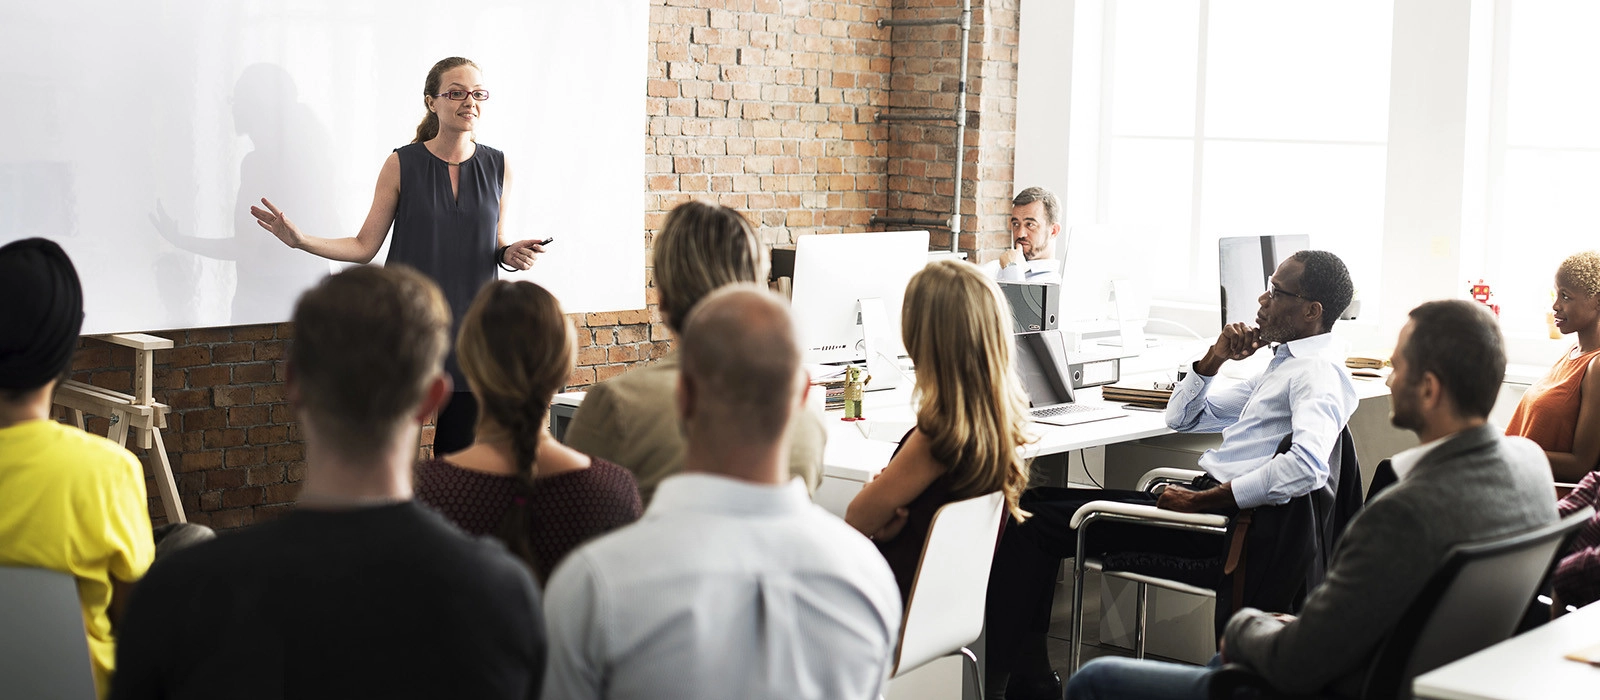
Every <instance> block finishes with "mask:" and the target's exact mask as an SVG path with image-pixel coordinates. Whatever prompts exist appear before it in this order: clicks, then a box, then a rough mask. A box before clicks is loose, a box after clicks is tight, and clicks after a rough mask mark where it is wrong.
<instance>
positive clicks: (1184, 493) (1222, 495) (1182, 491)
mask: <svg viewBox="0 0 1600 700" xmlns="http://www.w3.org/2000/svg"><path fill="white" fill-rule="evenodd" d="M1235 506H1236V504H1235V503H1234V502H1233V485H1232V484H1231V483H1227V484H1221V485H1218V486H1213V487H1211V488H1209V489H1206V490H1204V491H1191V490H1189V489H1186V488H1184V487H1182V486H1176V485H1174V486H1168V487H1167V488H1166V489H1164V490H1163V491H1162V492H1161V495H1160V496H1158V497H1156V507H1157V508H1163V509H1166V510H1172V511H1177V512H1179V513H1215V512H1218V511H1225V510H1229V509H1231V508H1234V507H1235Z"/></svg>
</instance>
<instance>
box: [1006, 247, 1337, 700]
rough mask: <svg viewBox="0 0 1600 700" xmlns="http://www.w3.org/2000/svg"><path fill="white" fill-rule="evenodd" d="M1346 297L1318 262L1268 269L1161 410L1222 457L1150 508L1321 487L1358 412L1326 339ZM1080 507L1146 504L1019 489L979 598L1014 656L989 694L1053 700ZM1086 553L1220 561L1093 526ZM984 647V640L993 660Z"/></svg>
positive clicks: (1163, 539)
mask: <svg viewBox="0 0 1600 700" xmlns="http://www.w3.org/2000/svg"><path fill="white" fill-rule="evenodd" d="M1353 294H1354V286H1353V284H1352V282H1351V280H1350V273H1349V270H1348V269H1347V268H1346V267H1345V265H1344V262H1343V261H1341V260H1340V259H1339V258H1338V256H1335V255H1334V254H1332V253H1329V252H1327V251H1316V250H1307V251H1300V252H1298V253H1295V254H1294V255H1293V256H1291V257H1290V258H1289V259H1288V260H1285V261H1284V262H1283V264H1282V265H1279V266H1278V269H1277V271H1276V272H1274V274H1273V275H1272V278H1271V279H1270V280H1269V289H1268V291H1267V292H1266V293H1263V294H1262V295H1261V298H1260V300H1259V303H1260V310H1259V311H1258V312H1257V314H1256V325H1254V326H1251V325H1248V324H1244V323H1234V324H1229V325H1228V327H1226V328H1224V329H1223V330H1222V334H1221V335H1220V336H1219V337H1218V338H1217V341H1216V343H1215V344H1214V345H1212V346H1211V348H1209V349H1208V350H1207V351H1206V354H1205V356H1204V357H1202V358H1201V359H1199V360H1197V361H1196V362H1195V363H1194V364H1193V366H1192V367H1191V368H1190V370H1191V371H1190V372H1189V373H1188V375H1187V376H1186V377H1185V378H1184V379H1183V380H1182V381H1180V382H1179V383H1178V386H1177V388H1176V389H1175V390H1174V391H1173V393H1172V398H1171V399H1170V400H1169V401H1168V403H1167V413H1166V418H1167V425H1168V427H1170V428H1172V429H1173V430H1177V431H1179V432H1221V433H1222V445H1221V446H1220V447H1218V448H1215V449H1211V450H1207V451H1206V453H1205V454H1203V455H1201V457H1200V460H1199V467H1200V468H1201V469H1202V470H1204V471H1205V472H1206V474H1207V475H1208V476H1209V477H1210V480H1209V481H1208V482H1207V483H1208V484H1209V485H1208V486H1207V487H1206V488H1196V489H1187V488H1183V487H1181V486H1172V487H1168V488H1167V489H1166V490H1165V491H1163V492H1162V494H1161V496H1160V498H1159V499H1158V500H1154V505H1157V506H1159V507H1161V508H1166V509H1169V510H1175V511H1180V512H1189V513H1192V512H1227V513H1231V512H1234V511H1237V510H1242V509H1247V508H1257V507H1260V506H1273V505H1281V504H1284V503H1288V502H1289V500H1290V499H1293V498H1296V497H1298V496H1303V495H1306V494H1309V493H1311V492H1313V491H1316V490H1317V489H1320V488H1322V487H1323V486H1324V485H1325V484H1327V482H1328V477H1329V471H1330V468H1329V457H1330V456H1331V455H1332V453H1333V449H1334V447H1335V446H1336V445H1338V440H1339V434H1340V432H1341V431H1342V430H1343V429H1344V426H1345V424H1346V423H1348V422H1349V420H1350V416H1351V415H1352V414H1354V413H1355V410H1356V404H1357V398H1356V393H1355V387H1354V385H1352V384H1351V381H1350V377H1349V374H1348V373H1347V372H1346V371H1345V370H1344V358H1345V351H1344V344H1343V342H1342V341H1340V340H1339V339H1338V338H1335V337H1334V336H1333V335H1332V333H1331V331H1332V330H1333V324H1334V322H1335V321H1337V320H1338V318H1339V315H1340V314H1341V313H1342V312H1343V311H1344V309H1345V307H1346V306H1348V305H1349V304H1350V299H1351V297H1352V296H1353ZM1268 344H1276V347H1275V348H1274V349H1273V358H1272V361H1271V363H1270V364H1268V365H1267V368H1266V370H1265V371H1263V372H1262V373H1261V374H1259V375H1257V376H1255V377H1253V378H1251V379H1249V380H1246V381H1243V382H1239V383H1236V384H1231V385H1228V386H1224V387H1219V388H1217V389H1216V390H1215V391H1213V390H1212V380H1213V379H1214V378H1215V376H1216V374H1217V372H1218V370H1220V369H1221V367H1222V365H1223V364H1224V363H1226V362H1228V361H1230V360H1235V361H1237V360H1243V359H1245V358H1248V357H1250V356H1251V355H1253V354H1255V353H1256V351H1258V350H1259V349H1261V348H1262V347H1263V346H1266V345H1268ZM1285 435H1292V436H1293V439H1292V445H1291V447H1290V449H1289V451H1288V452H1285V453H1283V454H1277V447H1278V444H1279V443H1280V442H1281V441H1282V440H1283V438H1284V436H1285ZM1091 500H1119V501H1126V502H1131V503H1146V504H1149V503H1152V499H1151V498H1150V496H1148V495H1147V494H1144V493H1140V492H1129V491H1112V490H1099V489H1058V488H1036V489H1031V490H1029V491H1028V492H1027V493H1025V494H1024V495H1023V498H1022V507H1023V509H1024V510H1027V511H1029V512H1031V513H1033V515H1034V517H1033V518H1031V519H1029V520H1028V521H1027V522H1026V523H1023V524H1021V525H1017V526H1014V527H1008V528H1006V532H1005V534H1004V536H1003V537H1002V543H1001V546H1000V550H999V552H998V554H997V556H996V559H995V572H996V573H995V575H994V577H993V579H992V582H991V584H990V587H989V590H990V611H989V624H990V626H989V629H990V630H991V631H994V630H997V629H998V630H999V634H994V635H992V636H991V637H990V639H991V640H995V639H996V638H1000V637H1006V636H1012V637H1014V638H1015V641H1013V642H1011V644H1014V645H1015V646H1016V650H1015V651H1014V652H1012V653H1010V654H1007V653H1006V652H1007V651H1008V650H1007V648H1006V646H1004V645H1005V644H1006V643H1005V642H1002V643H1001V645H1000V646H999V648H1000V650H1001V653H1002V654H1005V656H1002V657H1001V661H1000V663H995V662H994V661H991V663H990V669H992V671H991V674H990V681H989V682H990V685H991V687H993V686H996V685H1002V686H1003V685H1004V684H1005V683H1006V682H1007V681H1006V679H1005V678H1004V677H1003V676H1002V675H1001V674H1003V673H1004V672H1005V671H1006V670H1007V662H1008V661H1009V662H1010V670H1012V671H1013V672H1014V675H1015V676H1016V678H1015V679H1013V680H1012V681H1011V683H1012V685H1013V686H1017V689H1016V691H1015V692H1012V693H1011V697H1013V698H1021V697H1030V696H1034V695H1037V696H1041V697H1042V696H1045V695H1051V694H1054V695H1057V696H1059V694H1060V692H1059V687H1060V686H1059V681H1058V680H1055V678H1054V673H1053V672H1052V671H1051V670H1050V668H1049V659H1048V657H1047V655H1046V653H1045V643H1046V642H1045V633H1046V631H1047V629H1048V627H1047V626H1048V622H1049V610H1050V606H1051V605H1052V599H1053V596H1054V593H1055V585H1054V582H1055V572H1056V570H1057V568H1058V566H1059V562H1060V560H1061V559H1062V558H1066V557H1072V556H1075V554H1076V549H1077V532H1076V531H1075V530H1073V529H1072V527H1071V519H1072V515H1073V513H1075V512H1076V511H1077V509H1078V507H1079V506H1081V505H1082V504H1084V503H1086V502H1088V501H1091ZM1258 515H1260V514H1258ZM1089 546H1090V547H1091V548H1093V549H1094V550H1095V552H1096V553H1097V554H1103V553H1106V552H1154V553H1159V554H1162V555H1165V556H1167V557H1183V558H1186V559H1189V560H1192V561H1194V562H1197V564H1196V567H1197V568H1199V569H1204V568H1205V567H1204V566H1199V563H1203V562H1204V561H1205V560H1208V559H1212V558H1216V557H1219V556H1220V554H1221V551H1220V550H1221V541H1220V539H1219V538H1217V537H1214V536H1208V535H1194V534H1192V533H1180V532H1173V531H1168V530H1161V529H1159V528H1148V527H1137V526H1119V525H1106V526H1101V527H1100V528H1098V529H1097V530H1094V531H1091V533H1090V541H1089ZM1211 575H1212V574H1209V573H1205V574H1197V577H1198V578H1209V577H1210V576H1211ZM1289 592H1290V593H1291V594H1292V592H1293V591H1292V590H1290V591H1289ZM1218 600H1219V610H1220V611H1221V612H1222V613H1223V614H1225V613H1226V612H1228V609H1227V608H1225V607H1222V605H1224V604H1229V603H1231V602H1232V601H1231V598H1219V599H1218ZM1261 604H1263V605H1266V603H1261ZM1223 619H1225V618H1223ZM1219 622H1220V620H1219ZM996 646H997V645H995V644H994V643H993V641H991V649H994V648H996ZM996 656H998V655H992V656H991V659H993V658H995V657H996ZM1008 657H1009V658H1008ZM1030 688H1038V689H1039V690H1040V692H1037V693H1033V692H1031V691H1030V690H1029V689H1030Z"/></svg>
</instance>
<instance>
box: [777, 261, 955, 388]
mask: <svg viewBox="0 0 1600 700" xmlns="http://www.w3.org/2000/svg"><path fill="white" fill-rule="evenodd" d="M927 264H928V232H927V231H882V232H867V233H840V234H829V235H810V236H801V237H800V238H799V239H798V240H796V241H795V260H794V287H793V291H792V293H791V295H790V297H791V307H792V309H791V311H792V312H793V314H794V320H795V330H796V333H797V334H798V335H799V341H800V348H801V350H802V351H803V357H804V360H805V361H806V362H816V363H824V362H851V361H857V360H865V359H867V357H866V343H865V339H864V338H863V337H862V330H861V329H862V326H861V324H860V319H858V313H857V310H858V308H859V302H860V300H862V299H877V300H879V303H880V304H881V308H882V311H883V315H884V318H883V321H884V322H885V325H884V329H883V330H882V331H881V334H882V335H883V336H884V340H886V341H887V342H888V347H887V348H884V349H882V350H877V352H880V353H885V354H890V355H893V356H895V357H898V356H900V355H904V354H905V347H904V345H903V344H902V343H901V341H900V303H901V299H902V298H904V297H905V293H906V284H907V283H909V282H910V281H911V276H912V275H915V274H917V271H918V270H921V269H922V268H923V267H924V266H925V265H927Z"/></svg>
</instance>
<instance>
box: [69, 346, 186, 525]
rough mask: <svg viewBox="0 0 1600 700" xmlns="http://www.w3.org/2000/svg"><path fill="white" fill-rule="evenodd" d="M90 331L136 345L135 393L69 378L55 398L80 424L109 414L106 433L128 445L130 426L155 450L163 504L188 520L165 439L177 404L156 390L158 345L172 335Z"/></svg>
mask: <svg viewBox="0 0 1600 700" xmlns="http://www.w3.org/2000/svg"><path fill="white" fill-rule="evenodd" d="M86 337H89V338H93V339H95V340H100V341H104V342H107V343H111V344H112V345H121V346H123V347H127V348H133V351H134V364H133V394H132V395H128V394H124V393H122V392H119V391H111V390H110V389H102V388H100V387H97V386H93V385H90V384H85V383H83V382H76V381H70V380H69V381H65V382H62V383H61V386H60V387H58V388H57V389H56V397H55V402H56V403H57V404H59V405H61V406H64V407H66V408H67V410H69V411H71V412H72V420H73V422H74V423H75V424H77V426H78V427H79V428H82V427H83V416H84V414H86V413H87V414H89V415H94V416H106V417H107V418H109V419H110V420H111V429H110V430H109V431H108V433H107V435H106V437H107V438H110V439H111V441H112V442H115V443H117V444H118V445H123V446H127V444H128V431H129V430H130V429H131V430H133V431H134V435H135V438H136V439H137V441H138V444H139V447H142V448H144V449H146V450H150V451H152V453H153V454H154V455H155V461H154V462H152V463H151V471H152V472H154V474H155V477H156V488H157V490H158V491H160V493H161V506H162V508H164V509H165V510H166V513H167V522H169V523H181V522H187V521H188V518H187V517H185V516H184V514H183V503H182V502H181V501H179V500H178V483H177V481H176V480H174V479H173V477H172V462H171V461H170V460H168V459H167V447H166V445H165V444H164V443H163V442H162V440H161V429H162V428H165V427H167V414H168V413H170V412H171V411H172V407H170V406H168V405H166V404H164V403H157V402H156V401H155V398H154V396H153V387H154V384H155V351H157V350H166V349H169V348H171V347H172V341H170V340H167V339H166V338H161V337H157V336H153V335H146V334H144V333H117V334H114V335H91V336H86Z"/></svg>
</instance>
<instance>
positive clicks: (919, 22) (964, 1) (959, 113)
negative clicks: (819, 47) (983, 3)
mask: <svg viewBox="0 0 1600 700" xmlns="http://www.w3.org/2000/svg"><path fill="white" fill-rule="evenodd" d="M943 24H954V25H958V26H960V27H961V75H960V79H959V80H958V81H957V82H956V104H955V110H954V114H952V115H950V116H948V117H940V116H933V115H924V114H905V115H898V114H884V113H883V112H878V113H877V114H875V115H873V118H874V119H875V120H876V121H885V122H890V121H908V122H909V121H946V120H953V121H954V122H955V123H956V139H955V147H956V162H955V186H954V187H953V188H952V192H951V194H952V197H951V198H952V199H953V200H954V202H953V203H952V204H951V205H950V222H949V225H948V228H949V229H950V252H952V253H954V252H956V251H958V250H959V249H960V248H961V190H962V187H961V185H962V182H961V176H962V172H961V171H962V169H963V166H964V165H965V164H966V160H967V158H966V153H967V147H966V136H967V61H968V58H969V51H970V49H971V45H972V0H961V17H960V18H959V19H899V20H896V19H879V20H878V28H880V29H881V28H883V27H927V26H936V25H943ZM872 222H873V223H886V224H887V223H897V224H910V225H914V226H936V225H938V224H935V223H932V220H931V219H888V218H880V217H876V216H874V217H872Z"/></svg>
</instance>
